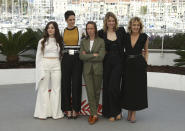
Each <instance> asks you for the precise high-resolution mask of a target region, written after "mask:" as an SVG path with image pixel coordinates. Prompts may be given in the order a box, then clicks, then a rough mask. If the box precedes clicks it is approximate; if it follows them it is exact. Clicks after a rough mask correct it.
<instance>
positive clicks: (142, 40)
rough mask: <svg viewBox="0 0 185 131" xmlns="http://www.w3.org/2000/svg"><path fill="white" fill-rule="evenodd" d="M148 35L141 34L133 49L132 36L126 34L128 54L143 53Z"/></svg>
mask: <svg viewBox="0 0 185 131" xmlns="http://www.w3.org/2000/svg"><path fill="white" fill-rule="evenodd" d="M147 37H148V36H147V34H145V33H141V34H140V35H139V37H138V39H137V41H136V43H135V46H134V47H132V45H131V37H130V34H129V33H127V34H126V41H127V42H126V54H127V55H139V54H141V53H142V49H143V48H144V45H145V43H146V40H147Z"/></svg>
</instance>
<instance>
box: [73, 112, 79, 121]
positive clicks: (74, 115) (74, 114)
mask: <svg viewBox="0 0 185 131" xmlns="http://www.w3.org/2000/svg"><path fill="white" fill-rule="evenodd" d="M77 117H78V115H77V113H76V111H73V113H72V119H77Z"/></svg>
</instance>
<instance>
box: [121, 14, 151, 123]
mask: <svg viewBox="0 0 185 131" xmlns="http://www.w3.org/2000/svg"><path fill="white" fill-rule="evenodd" d="M142 30H143V24H142V22H141V20H140V18H139V17H134V18H132V19H131V20H130V22H129V25H128V32H129V33H127V37H126V39H127V40H126V41H127V42H126V72H125V84H124V88H123V90H122V93H123V99H122V100H123V102H122V107H123V108H124V109H126V110H128V117H127V120H128V121H130V122H132V123H134V122H136V118H135V115H136V111H138V110H142V109H145V108H147V107H148V101H147V71H146V69H147V61H148V37H147V35H146V34H145V33H142Z"/></svg>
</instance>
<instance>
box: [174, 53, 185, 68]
mask: <svg viewBox="0 0 185 131" xmlns="http://www.w3.org/2000/svg"><path fill="white" fill-rule="evenodd" d="M175 54H177V55H179V56H180V58H178V59H175V60H174V62H175V65H176V66H185V51H183V50H178V51H176V52H175Z"/></svg>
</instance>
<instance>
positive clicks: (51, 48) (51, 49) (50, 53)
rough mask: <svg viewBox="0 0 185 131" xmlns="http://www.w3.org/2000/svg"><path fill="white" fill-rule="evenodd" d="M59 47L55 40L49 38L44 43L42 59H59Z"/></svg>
mask: <svg viewBox="0 0 185 131" xmlns="http://www.w3.org/2000/svg"><path fill="white" fill-rule="evenodd" d="M59 52H60V47H59V44H58V43H56V40H55V38H49V39H48V41H47V42H46V43H45V49H44V57H59Z"/></svg>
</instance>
